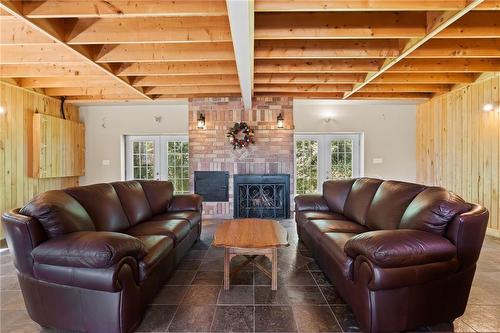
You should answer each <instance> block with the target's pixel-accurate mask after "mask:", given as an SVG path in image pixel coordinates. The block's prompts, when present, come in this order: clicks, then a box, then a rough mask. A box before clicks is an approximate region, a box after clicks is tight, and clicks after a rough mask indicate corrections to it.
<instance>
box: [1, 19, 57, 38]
mask: <svg viewBox="0 0 500 333" xmlns="http://www.w3.org/2000/svg"><path fill="white" fill-rule="evenodd" d="M0 29H1V30H2V33H0V44H1V45H13V44H50V43H55V42H54V40H53V39H51V38H49V37H47V36H45V35H42V34H40V33H38V31H36V30H35V29H33V28H31V27H30V26H28V25H27V24H26V23H24V22H22V21H20V20H19V19H17V18H15V17H13V16H3V17H0Z"/></svg>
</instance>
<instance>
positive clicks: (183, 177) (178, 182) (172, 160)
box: [165, 138, 189, 193]
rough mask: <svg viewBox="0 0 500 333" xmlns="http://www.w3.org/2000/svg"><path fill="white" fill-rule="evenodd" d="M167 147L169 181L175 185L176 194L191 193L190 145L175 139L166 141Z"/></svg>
mask: <svg viewBox="0 0 500 333" xmlns="http://www.w3.org/2000/svg"><path fill="white" fill-rule="evenodd" d="M167 140H168V138H167ZM165 146H166V153H167V165H166V169H167V179H168V180H170V181H172V183H173V184H174V189H175V192H176V193H189V143H188V142H187V141H179V140H175V139H174V141H166V142H165Z"/></svg>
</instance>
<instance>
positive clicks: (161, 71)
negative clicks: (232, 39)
mask: <svg viewBox="0 0 500 333" xmlns="http://www.w3.org/2000/svg"><path fill="white" fill-rule="evenodd" d="M117 73H118V75H123V76H150V75H151V76H159V75H202V74H214V75H216V74H236V63H235V62H234V61H174V62H144V63H140V62H138V63H125V64H122V65H121V66H120V67H119V68H118V70H117Z"/></svg>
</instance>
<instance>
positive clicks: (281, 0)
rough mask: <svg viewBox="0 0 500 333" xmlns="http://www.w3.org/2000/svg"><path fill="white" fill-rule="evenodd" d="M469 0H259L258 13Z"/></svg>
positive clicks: (431, 5) (493, 3)
mask: <svg viewBox="0 0 500 333" xmlns="http://www.w3.org/2000/svg"><path fill="white" fill-rule="evenodd" d="M467 4H468V1H467V0H445V1H434V0H412V1H409V0H399V1H397V0H394V1H392V0H382V1H377V0H257V1H256V2H255V12H332V11H333V12H336V11H339V12H352V11H428V10H430V11H443V10H461V9H462V8H464V7H465V6H467ZM474 10H500V1H498V0H487V1H484V3H482V4H481V5H479V6H477V7H476V8H474Z"/></svg>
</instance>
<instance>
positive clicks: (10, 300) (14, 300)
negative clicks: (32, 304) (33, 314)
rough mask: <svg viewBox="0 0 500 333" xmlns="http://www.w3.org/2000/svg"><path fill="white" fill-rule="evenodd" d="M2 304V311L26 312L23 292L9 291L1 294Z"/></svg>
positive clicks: (0, 300)
mask: <svg viewBox="0 0 500 333" xmlns="http://www.w3.org/2000/svg"><path fill="white" fill-rule="evenodd" d="M0 304H1V307H0V308H1V309H2V310H25V309H26V307H25V305H24V299H23V295H22V294H21V291H18V290H13V291H12V290H9V291H1V292H0Z"/></svg>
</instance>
